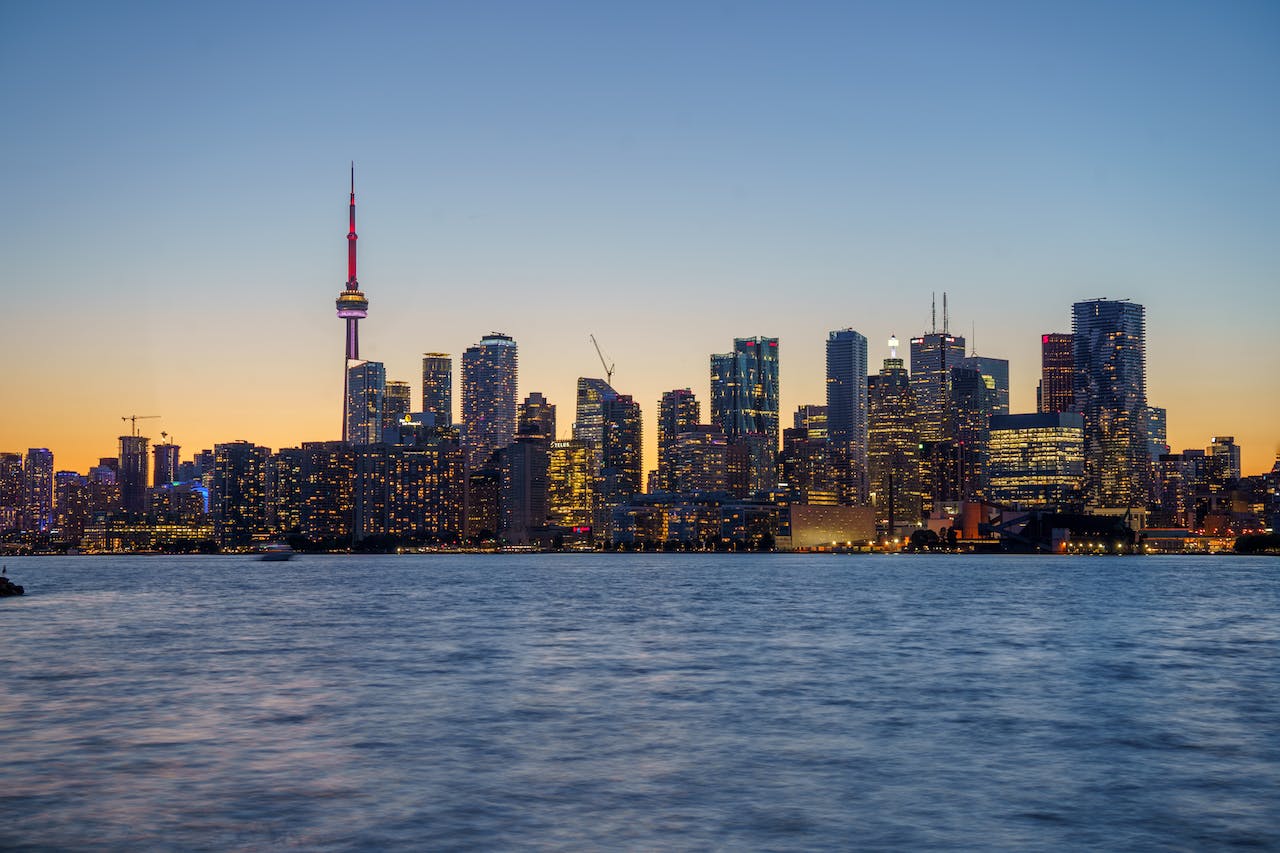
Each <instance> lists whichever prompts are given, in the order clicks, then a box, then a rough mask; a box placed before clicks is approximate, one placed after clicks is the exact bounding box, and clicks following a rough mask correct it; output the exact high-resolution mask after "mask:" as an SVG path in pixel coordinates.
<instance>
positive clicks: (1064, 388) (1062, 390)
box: [1036, 332, 1076, 412]
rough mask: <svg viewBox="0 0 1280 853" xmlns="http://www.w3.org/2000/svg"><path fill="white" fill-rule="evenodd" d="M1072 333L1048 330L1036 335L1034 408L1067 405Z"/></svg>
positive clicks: (1057, 408)
mask: <svg viewBox="0 0 1280 853" xmlns="http://www.w3.org/2000/svg"><path fill="white" fill-rule="evenodd" d="M1074 340H1075V338H1074V337H1073V336H1072V335H1065V334H1062V333H1059V332H1050V333H1049V334H1047V335H1041V336H1040V385H1039V387H1037V388H1036V408H1037V409H1038V410H1039V411H1041V412H1066V411H1070V409H1071V395H1072V393H1073V385H1074V382H1075V380H1074V378H1073V377H1074V376H1075V372H1076V363H1075V356H1074V355H1073V343H1072V341H1074Z"/></svg>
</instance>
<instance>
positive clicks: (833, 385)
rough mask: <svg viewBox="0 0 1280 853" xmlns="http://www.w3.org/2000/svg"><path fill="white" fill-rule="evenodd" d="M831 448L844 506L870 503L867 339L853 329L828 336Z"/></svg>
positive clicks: (829, 439) (828, 405) (828, 437)
mask: <svg viewBox="0 0 1280 853" xmlns="http://www.w3.org/2000/svg"><path fill="white" fill-rule="evenodd" d="M827 444H828V446H829V447H830V450H831V464H832V468H833V471H834V474H835V481H836V484H837V491H838V492H839V495H840V502H841V503H843V504H850V505H853V504H863V503H865V502H866V500H867V339H866V337H865V336H863V335H862V334H861V333H860V332H855V331H854V330H853V329H841V330H839V331H835V332H830V333H828V335H827Z"/></svg>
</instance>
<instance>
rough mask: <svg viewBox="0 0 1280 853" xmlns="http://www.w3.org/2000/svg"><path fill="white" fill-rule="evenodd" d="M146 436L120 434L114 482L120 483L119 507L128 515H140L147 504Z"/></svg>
mask: <svg viewBox="0 0 1280 853" xmlns="http://www.w3.org/2000/svg"><path fill="white" fill-rule="evenodd" d="M149 440H150V439H148V438H147V437H146V436H141V435H122V436H120V457H119V460H118V462H117V467H116V482H117V483H119V485H120V504H121V509H122V510H123V511H124V512H125V513H127V514H129V515H139V516H140V515H142V513H143V512H145V511H146V508H147V507H146V504H147V442H148V441H149Z"/></svg>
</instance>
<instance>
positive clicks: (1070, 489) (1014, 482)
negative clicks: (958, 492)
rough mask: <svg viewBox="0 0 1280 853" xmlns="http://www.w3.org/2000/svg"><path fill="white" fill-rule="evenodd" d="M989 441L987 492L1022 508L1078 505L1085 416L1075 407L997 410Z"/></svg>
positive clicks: (1080, 501) (1064, 508)
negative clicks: (1012, 411) (1007, 412)
mask: <svg viewBox="0 0 1280 853" xmlns="http://www.w3.org/2000/svg"><path fill="white" fill-rule="evenodd" d="M990 428H991V434H990V438H989V440H988V445H987V446H988V456H987V497H988V498H989V499H990V500H992V501H994V502H995V503H1000V504H1011V505H1014V506H1016V507H1018V508H1021V509H1057V510H1060V511H1073V510H1079V509H1080V508H1081V506H1082V504H1083V488H1084V421H1083V419H1082V418H1081V417H1080V415H1078V414H1075V413H1073V412H1041V413H1037V414H1030V415H997V416H995V417H993V418H992V419H991V424H990Z"/></svg>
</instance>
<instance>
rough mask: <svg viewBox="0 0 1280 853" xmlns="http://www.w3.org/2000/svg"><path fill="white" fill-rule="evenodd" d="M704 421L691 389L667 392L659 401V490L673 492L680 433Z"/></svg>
mask: <svg viewBox="0 0 1280 853" xmlns="http://www.w3.org/2000/svg"><path fill="white" fill-rule="evenodd" d="M701 419H702V405H701V404H700V403H699V402H698V400H697V398H696V397H694V395H693V392H692V391H690V390H689V389H688V388H676V389H674V390H672V391H667V392H666V393H664V394H663V395H662V399H661V400H660V401H659V402H658V475H657V484H656V485H657V489H658V491H660V492H673V491H676V489H675V488H673V482H672V463H673V456H672V454H673V451H674V448H675V446H676V442H677V441H678V440H679V438H680V434H681V433H684V432H688V431H690V430H693V429H696V428H697V426H698V422H699V421H700V420H701Z"/></svg>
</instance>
